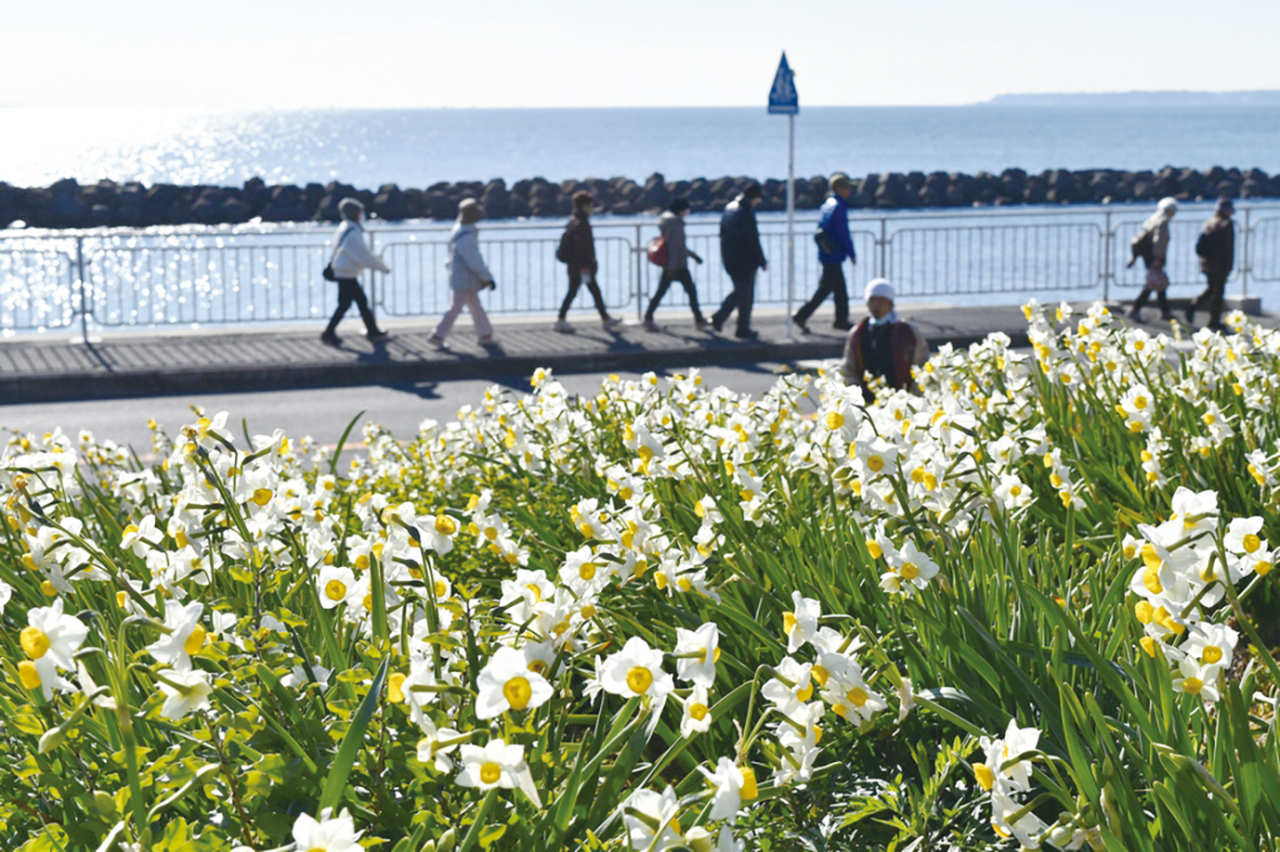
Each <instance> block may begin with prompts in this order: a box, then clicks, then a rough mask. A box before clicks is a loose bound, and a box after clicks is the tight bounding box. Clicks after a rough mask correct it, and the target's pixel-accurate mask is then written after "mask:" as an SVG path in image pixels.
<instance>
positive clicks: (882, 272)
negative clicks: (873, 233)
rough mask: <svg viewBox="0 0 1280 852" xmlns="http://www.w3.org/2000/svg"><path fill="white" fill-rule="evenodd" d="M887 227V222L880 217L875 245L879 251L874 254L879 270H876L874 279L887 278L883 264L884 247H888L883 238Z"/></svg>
mask: <svg viewBox="0 0 1280 852" xmlns="http://www.w3.org/2000/svg"><path fill="white" fill-rule="evenodd" d="M888 225H889V220H888V219H886V218H885V217H883V216H881V217H880V239H879V241H877V243H876V246H877V247H878V248H879V249H880V250H879V251H878V252H876V263H878V264H879V268H878V269H877V270H876V274H875V276H874V277H875V278H888V277H889V268H888V266H887V265H886V264H885V251H886V247H887V246H888V245H889V241H888V239H887V237H886V236H885V234H886V232H887V230H888Z"/></svg>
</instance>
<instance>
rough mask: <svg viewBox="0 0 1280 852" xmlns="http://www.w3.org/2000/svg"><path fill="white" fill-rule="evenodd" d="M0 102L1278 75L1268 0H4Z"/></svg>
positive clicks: (825, 89)
mask: <svg viewBox="0 0 1280 852" xmlns="http://www.w3.org/2000/svg"><path fill="white" fill-rule="evenodd" d="M0 21H2V22H3V32H4V35H5V39H4V41H5V47H4V50H3V51H0V105H4V106H26V107H36V106H58V107H62V106H86V105H95V106H109V107H110V106H138V107H165V108H183V109H198V110H202V109H260V108H281V109H293V108H324V107H406V108H407V107H442V106H447V107H546V106H563V107H579V106H581V107H599V106H751V105H759V104H763V103H764V101H765V98H766V96H767V94H768V88H769V84H770V81H771V80H772V77H773V71H774V69H775V68H776V66H777V63H778V57H779V54H780V53H781V52H782V51H783V50H786V52H787V56H788V59H789V60H790V63H791V66H792V68H793V69H794V70H795V72H796V88H797V90H798V91H799V94H800V102H801V106H802V107H803V106H804V105H806V104H808V105H811V106H819V105H926V104H928V105H932V104H964V103H973V102H975V101H981V100H985V99H987V98H990V97H992V96H994V95H997V94H1002V93H1008V92H1094V91H1129V90H1138V89H1142V90H1150V89H1156V90H1160V89H1193V90H1198V91H1227V90H1239V89H1280V61H1278V60H1277V58H1276V52H1275V47H1274V41H1275V35H1276V33H1277V32H1280V0H1163V2H1162V0H881V2H861V0H859V2H849V1H848V0H846V2H837V0H791V2H779V0H772V2H769V1H768V0H683V2H670V0H647V1H646V2H625V3H624V2H617V0H596V2H589V0H450V2H438V0H417V2H409V0H306V2H301V1H300V0H289V2H285V0H213V2H200V3H197V2H193V0H21V2H19V1H18V0H0Z"/></svg>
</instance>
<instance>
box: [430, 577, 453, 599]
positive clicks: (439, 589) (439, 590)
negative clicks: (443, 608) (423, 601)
mask: <svg viewBox="0 0 1280 852" xmlns="http://www.w3.org/2000/svg"><path fill="white" fill-rule="evenodd" d="M431 589H432V591H434V592H435V593H436V597H438V598H442V597H444V596H445V595H447V594H448V593H449V587H448V586H447V585H445V582H444V580H436V581H435V583H433V584H432V586H431Z"/></svg>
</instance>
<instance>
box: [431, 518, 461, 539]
mask: <svg viewBox="0 0 1280 852" xmlns="http://www.w3.org/2000/svg"><path fill="white" fill-rule="evenodd" d="M457 531H458V524H457V522H456V521H454V520H453V518H451V517H449V516H448V515H436V532H437V533H439V534H440V535H453V534H454V533H456V532H457Z"/></svg>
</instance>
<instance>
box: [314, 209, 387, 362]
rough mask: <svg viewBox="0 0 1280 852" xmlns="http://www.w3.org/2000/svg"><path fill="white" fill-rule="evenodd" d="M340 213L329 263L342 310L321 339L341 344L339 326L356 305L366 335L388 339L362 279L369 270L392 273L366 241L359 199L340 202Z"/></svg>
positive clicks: (340, 309)
mask: <svg viewBox="0 0 1280 852" xmlns="http://www.w3.org/2000/svg"><path fill="white" fill-rule="evenodd" d="M338 212H339V213H341V214H342V224H341V225H339V226H338V232H337V233H336V234H335V235H334V238H333V257H332V259H331V260H330V261H329V265H330V267H332V269H333V275H334V280H335V281H336V282H337V284H338V309H337V310H336V311H334V312H333V316H332V317H331V318H330V319H329V325H328V326H327V327H326V328H325V330H324V333H323V334H321V335H320V340H321V341H322V342H323V343H325V344H327V345H329V346H339V345H341V343H342V339H341V338H339V337H338V323H339V322H341V321H342V318H343V317H344V316H346V313H347V311H348V310H349V309H350V308H351V303H352V302H354V303H355V305H356V307H357V308H358V309H359V310H360V318H361V319H363V320H364V331H365V334H364V336H365V337H367V338H368V339H369V340H374V341H377V340H385V339H386V338H387V337H389V336H390V335H388V334H387V333H386V332H385V331H383V330H382V329H380V328H378V323H377V320H375V319H374V317H373V310H372V309H371V308H370V307H369V300H368V298H366V297H365V294H364V288H363V287H361V286H360V277H359V276H360V273H361V272H363V271H364V270H366V269H376V270H378V271H379V272H381V273H383V274H388V273H390V272H391V270H390V269H388V268H387V265H386V264H385V263H383V262H382V260H381V258H379V257H378V256H377V255H375V254H374V253H373V252H371V251H370V250H369V246H368V245H367V244H366V243H365V241H364V228H363V227H361V225H360V222H361V220H362V219H363V218H364V205H363V204H361V203H360V202H359V201H358V200H357V199H355V198H344V199H342V200H341V201H339V202H338ZM325 277H326V278H327V277H328V276H327V275H326V276H325Z"/></svg>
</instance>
